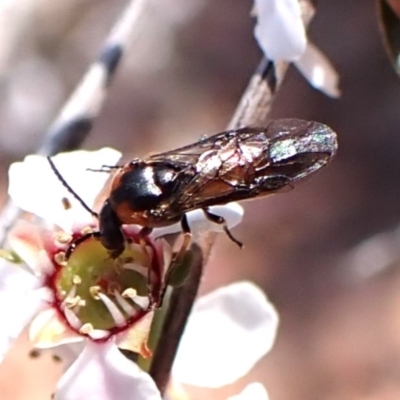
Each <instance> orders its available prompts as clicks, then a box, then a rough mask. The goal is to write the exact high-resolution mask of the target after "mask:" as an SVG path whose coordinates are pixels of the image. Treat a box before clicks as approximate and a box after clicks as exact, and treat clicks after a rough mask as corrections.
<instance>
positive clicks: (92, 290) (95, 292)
mask: <svg viewBox="0 0 400 400" xmlns="http://www.w3.org/2000/svg"><path fill="white" fill-rule="evenodd" d="M100 292H101V287H100V286H91V287H90V288H89V293H90V295H91V296H92V297H93V298H94V299H95V300H100V296H99V293H100Z"/></svg>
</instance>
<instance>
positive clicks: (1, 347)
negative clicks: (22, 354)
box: [0, 283, 46, 362]
mask: <svg viewBox="0 0 400 400" xmlns="http://www.w3.org/2000/svg"><path fill="white" fill-rule="evenodd" d="M16 285H18V284H17V283H16ZM3 289H4V288H3ZM45 306H46V304H45V302H44V301H43V297H42V293H41V291H40V290H33V291H32V290H31V288H29V290H24V288H23V287H22V288H21V287H18V286H16V287H15V288H14V290H12V288H11V287H9V288H7V290H1V291H0V321H2V328H1V329H0V362H1V361H2V360H3V358H4V355H5V354H6V352H7V351H8V349H9V348H10V346H11V344H12V343H13V341H14V340H15V339H16V338H17V337H18V336H19V334H20V333H21V331H22V330H23V329H24V327H25V326H26V325H27V324H28V323H29V322H30V320H31V319H32V318H33V317H34V315H35V314H37V312H38V311H39V310H40V309H42V308H44V307H45Z"/></svg>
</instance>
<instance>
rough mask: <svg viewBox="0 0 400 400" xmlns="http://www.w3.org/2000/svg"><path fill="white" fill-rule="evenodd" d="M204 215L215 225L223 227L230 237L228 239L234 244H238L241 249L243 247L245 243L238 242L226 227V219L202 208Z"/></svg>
mask: <svg viewBox="0 0 400 400" xmlns="http://www.w3.org/2000/svg"><path fill="white" fill-rule="evenodd" d="M202 210H203V212H204V215H205V216H206V218H207V219H208V220H209V221H211V222H214V223H215V224H218V225H222V227H223V229H224V231H225V233H226V234H227V235H228V238H229V239H230V240H232V242H234V243H236V244H237V245H238V246H239V247H240V248H242V247H243V243H242V242H240V241H239V240H237V239H236V238H235V237H234V236H233V235H232V233H231V231H230V230H229V229H228V226H227V225H226V221H225V218H224V217H221V216H220V215H215V214H213V213H211V212H210V211H209V210H208V208H202Z"/></svg>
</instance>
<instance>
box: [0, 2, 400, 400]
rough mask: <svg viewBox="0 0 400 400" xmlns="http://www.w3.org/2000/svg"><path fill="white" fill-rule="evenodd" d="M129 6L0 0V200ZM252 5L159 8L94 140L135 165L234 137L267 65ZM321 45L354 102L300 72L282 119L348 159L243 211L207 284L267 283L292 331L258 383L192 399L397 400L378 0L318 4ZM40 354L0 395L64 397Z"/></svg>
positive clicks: (398, 320)
mask: <svg viewBox="0 0 400 400" xmlns="http://www.w3.org/2000/svg"><path fill="white" fill-rule="evenodd" d="M125 4H126V1H121V0H114V1H112V2H111V1H107V0H68V1H55V2H49V1H45V0H18V1H11V0H3V1H2V3H1V4H0V25H1V35H0V168H1V173H0V184H1V187H2V190H1V194H0V196H1V198H0V200H1V201H2V203H5V201H6V188H7V168H8V166H9V164H10V163H11V162H13V161H16V160H20V159H21V158H23V157H24V156H25V155H26V154H28V153H31V152H33V151H35V149H36V148H37V144H38V143H40V141H41V138H42V136H43V133H44V131H45V130H46V128H47V127H48V125H49V124H50V122H51V121H52V119H53V118H54V116H55V115H56V113H57V112H58V110H59V109H60V107H61V106H62V104H63V102H64V101H65V100H66V99H67V97H68V95H69V94H70V93H71V91H72V90H73V88H74V86H75V85H76V84H77V82H78V81H79V79H80V77H81V76H82V74H83V73H84V72H85V70H86V68H87V67H88V65H89V64H90V62H91V60H93V59H94V58H95V56H96V55H97V53H98V51H99V50H100V48H101V45H102V42H103V40H104V38H105V37H106V35H107V33H108V30H109V29H110V27H111V26H112V24H113V23H114V21H115V20H116V19H117V18H118V16H119V13H120V12H121V11H122V9H123V7H124V5H125ZM3 7H4V8H3ZM251 8H252V2H251V0H242V1H232V0H218V1H212V0H191V1H190V2H188V1H185V0H168V1H163V2H156V1H151V7H150V8H149V10H148V12H147V13H146V16H145V18H144V19H143V21H142V25H143V26H142V27H141V30H140V31H141V32H140V36H139V37H138V39H137V40H136V41H135V42H133V43H132V45H131V47H130V51H129V54H128V55H127V57H126V58H125V59H124V61H123V65H122V68H121V70H120V71H119V73H118V74H117V76H116V79H115V80H114V82H113V85H112V88H111V90H110V93H109V97H108V100H107V102H106V105H105V109H104V112H103V113H102V115H101V116H100V118H99V119H98V120H97V122H96V124H95V127H94V129H93V132H92V134H91V136H90V137H89V139H88V140H87V141H86V142H85V145H84V147H85V148H86V149H97V148H99V147H102V146H112V147H115V148H117V149H120V150H122V149H123V151H124V154H125V155H126V158H127V159H129V158H130V157H133V156H135V157H140V156H145V155H146V154H147V153H148V152H151V151H163V150H167V149H170V148H174V147H177V146H181V145H183V144H187V143H191V142H194V141H196V140H198V138H199V137H200V136H201V135H203V134H212V133H215V132H219V131H221V130H224V128H225V126H226V125H227V123H228V122H229V119H230V117H231V115H232V113H233V111H234V109H235V107H236V104H237V102H238V100H239V98H240V95H241V93H242V91H243V90H244V88H245V87H246V85H247V82H248V80H249V78H250V76H251V74H252V73H253V71H254V70H255V68H256V66H257V64H258V62H259V60H260V58H261V53H260V51H259V49H258V47H257V44H256V42H255V41H254V39H253V36H252V30H253V27H254V20H253V19H252V18H251V17H250V16H249V14H250V10H251ZM309 38H310V40H311V41H312V42H313V43H314V44H316V45H317V46H318V47H319V49H320V50H322V51H323V52H324V53H325V54H326V55H327V57H328V58H329V59H330V60H331V62H332V63H333V64H334V66H335V67H336V69H337V71H338V73H339V74H340V77H341V83H340V88H341V91H342V96H341V98H340V99H338V100H332V99H330V98H328V97H326V96H324V95H323V94H321V93H319V92H317V91H315V90H314V89H312V88H311V87H310V86H309V85H308V83H307V82H306V81H305V80H304V79H303V78H302V76H300V74H299V73H298V72H297V71H296V70H295V68H294V67H291V69H290V71H289V73H288V74H287V77H286V79H285V82H284V84H283V86H282V88H281V90H280V92H279V94H278V95H277V98H276V101H275V103H274V108H273V111H272V114H271V118H286V117H289V118H303V119H310V120H316V121H320V122H324V123H326V124H328V125H329V126H331V127H332V128H333V129H334V130H336V131H337V132H338V135H339V143H340V148H339V153H338V156H337V158H336V159H335V160H334V162H333V163H332V165H330V166H329V167H328V168H327V169H326V170H324V171H323V172H322V173H321V174H319V175H318V176H316V177H315V178H314V179H312V180H311V181H309V182H307V183H306V184H304V185H300V186H299V187H297V188H296V189H295V190H293V191H290V192H289V193H284V194H280V195H276V196H272V197H271V198H265V199H261V200H257V201H254V202H252V203H251V205H250V204H249V203H244V204H243V205H244V208H245V218H244V220H243V222H242V224H241V225H240V226H238V227H237V228H236V229H235V230H234V234H235V236H236V237H237V238H239V239H240V240H241V241H243V242H244V243H245V248H244V249H243V250H239V249H238V248H237V247H236V246H235V245H234V244H233V243H232V242H230V241H229V240H228V239H227V238H226V237H225V236H224V235H221V237H219V238H218V241H217V244H216V246H215V247H214V250H213V254H212V257H211V259H210V262H209V265H208V266H207V270H206V275H205V278H204V281H203V285H202V287H201V291H202V292H203V293H206V292H208V291H210V290H212V289H214V288H217V287H219V286H221V285H224V284H226V283H229V282H233V281H237V280H243V279H246V280H252V281H255V282H257V283H258V284H259V285H260V286H261V287H262V288H263V289H264V290H265V291H266V293H267V294H268V296H269V298H270V299H271V301H272V302H273V303H274V304H275V305H276V308H277V309H278V311H279V313H280V316H281V325H280V329H279V333H278V339H277V343H276V346H275V347H274V348H273V350H272V352H271V353H270V354H269V355H268V356H267V357H265V358H264V359H263V360H262V361H261V362H260V363H259V364H258V365H257V366H256V367H255V368H254V370H253V371H252V372H251V374H250V375H249V376H247V377H246V378H244V379H242V380H241V381H239V382H236V383H235V384H234V385H231V386H228V387H226V388H223V389H220V390H213V391H211V390H208V391H205V390H200V389H196V388H190V393H191V394H192V396H193V398H194V399H218V400H219V399H225V398H226V397H227V396H228V395H233V394H234V393H237V392H238V391H239V390H241V389H242V388H243V387H244V386H245V384H246V383H247V382H252V381H256V380H257V381H260V382H262V383H263V384H265V386H266V387H267V389H268V391H269V393H270V396H271V399H272V400H314V399H318V400H337V399H341V400H360V399H363V400H395V399H396V400H398V399H399V398H400V268H399V266H400V263H399V255H400V250H398V249H400V230H398V229H399V228H398V225H399V222H400V172H399V171H400V112H399V110H400V81H399V78H398V77H397V76H396V74H395V72H394V70H393V69H392V67H391V65H390V62H389V60H388V58H387V56H386V54H385V51H384V48H383V45H382V42H381V38H380V32H379V25H378V20H377V10H376V2H375V1H373V0H353V1H351V2H350V1H329V0H320V1H318V2H317V13H316V16H315V18H314V20H313V21H312V24H311V26H310V29H309ZM29 351H30V347H29V346H28V345H27V343H26V340H25V339H24V337H22V338H21V339H20V341H19V342H18V343H17V344H16V345H15V346H14V349H13V350H12V352H10V354H9V356H8V357H7V359H6V361H5V362H4V363H3V364H2V365H0V397H1V399H2V400H3V399H4V400H22V399H24V400H25V399H31V400H32V399H38V400H40V399H48V398H49V396H50V393H51V392H52V390H53V389H54V385H55V382H56V380H57V377H58V376H59V374H60V371H61V365H60V364H59V363H57V362H56V361H55V360H53V359H52V358H51V356H50V355H46V356H42V357H39V358H32V357H30V358H29V357H28V352H29ZM39 365H40V367H38V366H39ZM16 377H18V380H17V381H16V379H15V378H16ZM21 382H24V383H23V384H21ZM44 382H46V384H44Z"/></svg>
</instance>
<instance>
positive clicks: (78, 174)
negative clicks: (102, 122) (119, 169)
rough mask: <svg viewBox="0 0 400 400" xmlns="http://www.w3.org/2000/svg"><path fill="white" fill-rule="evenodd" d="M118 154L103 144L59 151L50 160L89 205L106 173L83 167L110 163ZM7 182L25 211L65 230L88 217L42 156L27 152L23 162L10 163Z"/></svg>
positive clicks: (88, 219) (98, 166) (116, 160)
mask: <svg viewBox="0 0 400 400" xmlns="http://www.w3.org/2000/svg"><path fill="white" fill-rule="evenodd" d="M120 157H121V154H120V153H119V152H118V151H116V150H114V149H111V148H103V149H101V150H98V151H82V150H81V151H74V152H71V153H61V154H58V155H56V156H54V157H53V158H52V160H53V162H54V164H55V165H56V167H57V169H58V170H59V172H60V174H61V175H62V177H63V178H64V179H65V181H66V182H67V183H68V184H70V185H71V188H73V190H74V191H75V192H76V193H77V194H78V195H79V196H80V197H81V198H82V200H83V201H84V202H85V203H86V204H87V205H88V206H89V207H91V206H92V205H93V203H94V200H95V198H96V196H97V194H98V193H99V192H100V190H101V189H102V187H103V186H104V184H105V182H106V180H107V178H108V176H109V175H108V174H106V173H102V172H93V171H87V169H88V168H93V169H96V168H97V169H99V168H101V166H102V165H104V164H106V165H114V164H115V163H116V162H118V160H119V158H120ZM9 182H10V183H9V188H8V193H9V195H10V196H11V198H12V200H13V201H14V202H15V203H16V204H17V205H18V207H20V208H22V209H23V210H25V211H28V212H31V213H33V214H36V215H38V216H39V217H42V218H43V219H45V220H47V221H49V222H51V223H54V224H56V225H58V226H60V227H62V228H64V229H66V230H69V229H71V226H72V224H73V222H74V221H82V220H83V221H90V217H91V216H90V214H89V213H88V212H87V211H86V210H85V209H84V208H83V207H82V205H81V204H80V203H79V202H78V201H77V200H76V199H75V197H74V196H73V195H72V194H71V193H70V192H68V190H67V189H66V188H65V187H64V186H63V185H62V183H61V182H60V181H59V179H58V178H57V177H56V175H55V173H54V172H53V171H52V169H51V168H50V165H49V162H48V161H47V159H46V158H45V157H42V156H37V155H31V156H28V157H26V158H25V160H24V161H23V162H17V163H14V164H12V165H11V167H10V169H9ZM64 198H66V199H68V200H69V202H70V203H71V206H72V207H71V209H69V210H66V209H65V206H64V204H63V201H62V200H63V199H64Z"/></svg>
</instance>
